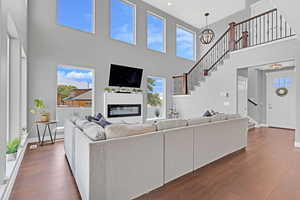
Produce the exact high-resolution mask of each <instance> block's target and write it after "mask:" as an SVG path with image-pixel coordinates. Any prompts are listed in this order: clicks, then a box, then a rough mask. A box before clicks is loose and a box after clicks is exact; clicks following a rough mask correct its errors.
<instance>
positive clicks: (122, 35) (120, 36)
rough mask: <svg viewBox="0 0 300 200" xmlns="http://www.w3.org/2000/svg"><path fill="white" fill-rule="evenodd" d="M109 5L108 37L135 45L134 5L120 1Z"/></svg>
mask: <svg viewBox="0 0 300 200" xmlns="http://www.w3.org/2000/svg"><path fill="white" fill-rule="evenodd" d="M110 3H111V4H110V37H111V38H112V39H114V40H119V41H123V42H126V43H129V44H135V5H133V4H131V3H127V2H125V1H122V0H111V1H110Z"/></svg>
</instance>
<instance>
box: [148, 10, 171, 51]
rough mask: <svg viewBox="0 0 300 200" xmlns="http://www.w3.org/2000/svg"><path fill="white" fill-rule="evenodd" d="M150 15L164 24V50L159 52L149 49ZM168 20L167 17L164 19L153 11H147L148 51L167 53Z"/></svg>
mask: <svg viewBox="0 0 300 200" xmlns="http://www.w3.org/2000/svg"><path fill="white" fill-rule="evenodd" d="M148 15H151V16H153V17H156V18H158V19H161V20H162V21H163V23H164V30H163V31H164V32H163V40H164V41H163V50H162V51H158V50H155V49H151V48H149V47H148ZM166 24H167V20H166V18H165V17H162V16H160V15H158V14H156V13H155V12H152V11H149V10H148V11H147V12H146V46H147V49H150V50H153V51H158V52H161V53H167V42H166V41H167V25H166Z"/></svg>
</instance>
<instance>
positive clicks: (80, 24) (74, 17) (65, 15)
mask: <svg viewBox="0 0 300 200" xmlns="http://www.w3.org/2000/svg"><path fill="white" fill-rule="evenodd" d="M93 3H94V0H76V1H73V0H57V13H56V22H57V24H59V25H63V26H67V27H70V28H74V29H77V30H81V31H85V32H93V31H94V20H93V19H94V8H93Z"/></svg>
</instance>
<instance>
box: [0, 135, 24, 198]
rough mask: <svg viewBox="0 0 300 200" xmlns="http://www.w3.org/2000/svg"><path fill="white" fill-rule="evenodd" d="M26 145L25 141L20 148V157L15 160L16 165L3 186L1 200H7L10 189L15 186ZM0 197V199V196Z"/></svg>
mask: <svg viewBox="0 0 300 200" xmlns="http://www.w3.org/2000/svg"><path fill="white" fill-rule="evenodd" d="M27 145H28V140H27V142H25V145H24V147H22V151H21V152H20V155H19V156H18V158H17V160H16V164H15V166H14V169H13V171H12V174H11V176H10V178H9V180H8V182H7V184H6V185H5V186H4V187H5V189H4V193H3V196H2V198H0V199H2V200H8V199H9V197H10V194H11V192H12V188H13V186H14V184H15V181H16V177H17V175H18V172H19V169H20V166H21V163H22V161H23V158H24V155H25V152H26V149H27ZM0 197H1V194H0Z"/></svg>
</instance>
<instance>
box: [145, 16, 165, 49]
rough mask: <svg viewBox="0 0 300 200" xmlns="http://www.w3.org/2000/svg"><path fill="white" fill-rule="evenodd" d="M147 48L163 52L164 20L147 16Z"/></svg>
mask: <svg viewBox="0 0 300 200" xmlns="http://www.w3.org/2000/svg"><path fill="white" fill-rule="evenodd" d="M147 47H148V48H149V49H152V50H155V51H160V52H165V20H164V19H163V18H161V17H158V16H156V15H154V14H151V13H148V14H147Z"/></svg>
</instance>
